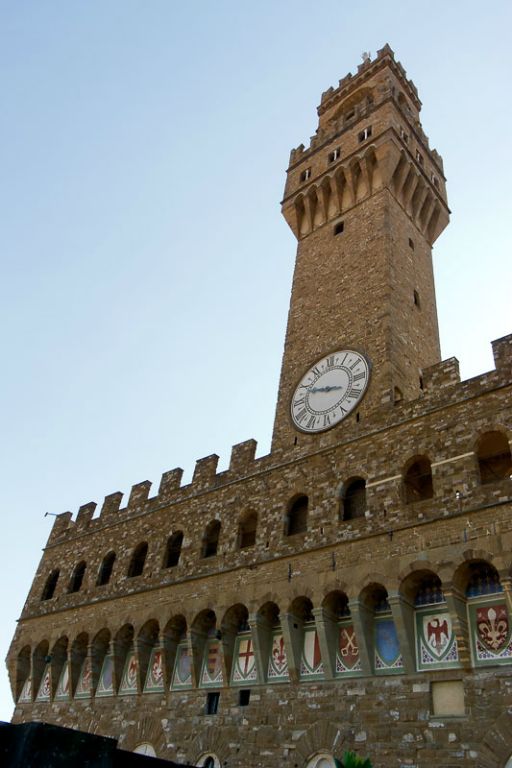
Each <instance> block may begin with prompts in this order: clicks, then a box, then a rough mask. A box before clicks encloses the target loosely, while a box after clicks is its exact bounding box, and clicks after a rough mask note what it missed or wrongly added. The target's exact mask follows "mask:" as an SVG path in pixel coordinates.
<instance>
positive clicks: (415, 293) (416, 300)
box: [413, 290, 421, 309]
mask: <svg viewBox="0 0 512 768" xmlns="http://www.w3.org/2000/svg"><path fill="white" fill-rule="evenodd" d="M413 298H414V306H415V307H418V309H419V308H420V306H421V305H420V295H419V293H418V291H416V290H415V291H413Z"/></svg>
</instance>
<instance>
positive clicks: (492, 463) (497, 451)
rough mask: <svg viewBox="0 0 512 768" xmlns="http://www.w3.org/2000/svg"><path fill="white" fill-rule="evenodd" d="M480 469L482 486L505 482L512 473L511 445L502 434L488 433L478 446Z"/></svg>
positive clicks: (483, 436)
mask: <svg viewBox="0 0 512 768" xmlns="http://www.w3.org/2000/svg"><path fill="white" fill-rule="evenodd" d="M477 458H478V468H479V470H480V482H481V483H482V485H485V484H487V483H495V482H496V481H498V480H504V479H505V478H506V477H508V476H509V475H510V474H511V473H512V458H511V455H510V445H509V442H508V440H507V437H506V435H504V434H503V433H502V432H487V434H485V435H482V437H481V438H480V440H479V441H478V446H477Z"/></svg>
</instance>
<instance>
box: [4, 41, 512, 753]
mask: <svg viewBox="0 0 512 768" xmlns="http://www.w3.org/2000/svg"><path fill="white" fill-rule="evenodd" d="M420 108H421V103H420V101H419V98H418V94H417V91H416V88H415V86H414V84H413V83H412V82H411V81H410V80H408V79H407V76H406V73H405V71H404V69H403V67H402V66H401V65H400V64H399V63H398V62H397V61H396V60H395V58H394V54H393V52H392V51H391V49H390V48H389V46H385V47H384V48H383V49H382V50H380V51H379V52H378V54H377V56H376V57H375V59H374V60H370V59H369V58H367V59H365V60H364V61H363V63H362V64H361V65H360V66H359V68H358V71H357V74H356V75H354V76H352V75H348V76H347V77H345V78H344V79H342V80H341V81H340V83H339V85H338V86H337V87H336V88H330V89H329V90H328V91H326V92H325V93H324V94H323V95H322V99H321V104H320V107H319V108H318V115H319V125H318V130H317V132H316V134H315V136H314V137H313V138H312V139H311V143H310V146H309V147H308V148H305V147H304V146H302V145H301V146H300V147H299V148H298V149H295V150H293V151H292V153H291V157H290V165H289V169H288V176H287V182H286V188H285V194H284V200H283V214H284V216H285V218H286V220H287V222H288V223H289V225H290V227H291V228H292V230H293V232H294V233H295V235H296V237H297V239H298V251H297V261H296V268H295V274H294V280H293V288H292V297H291V303H290V313H289V319H288V328H287V335H286V341H285V351H284V356H283V366H282V373H281V380H280V385H279V392H278V400H277V410H276V419H275V429H274V436H273V442H272V449H271V452H270V454H268V455H267V456H263V457H262V458H255V450H256V444H255V442H254V441H252V440H249V441H247V442H244V443H240V444H239V445H236V446H234V447H233V450H232V455H231V461H230V465H229V468H228V469H227V470H226V471H223V472H217V461H218V457H217V456H216V455H212V456H207V457H206V458H203V459H200V460H199V461H198V462H197V464H196V468H195V472H194V476H193V479H192V482H191V483H190V484H188V485H182V484H181V476H182V471H181V469H174V470H171V471H169V472H166V473H165V474H164V475H163V477H162V479H161V483H160V486H159V488H158V491H157V493H156V494H153V495H151V493H150V489H151V483H149V482H144V483H139V484H138V485H135V486H133V488H132V491H131V493H130V496H129V498H128V500H127V502H126V503H125V504H123V499H122V494H120V493H114V494H111V495H110V496H107V497H106V499H105V501H104V503H103V506H102V508H101V511H100V513H99V515H95V508H96V505H95V504H92V503H91V504H86V505H84V506H82V507H81V508H80V510H79V511H78V514H77V515H76V518H75V519H72V516H71V514H69V513H66V514H63V515H59V516H58V517H57V518H56V521H55V524H54V527H53V530H52V532H51V534H50V537H49V540H48V543H47V545H46V548H45V550H44V554H43V557H42V560H41V563H40V566H39V568H38V571H37V573H36V575H35V578H34V582H33V585H32V588H31V590H30V593H29V596H28V598H27V601H26V604H25V606H24V608H23V613H22V616H21V619H20V622H19V625H18V628H17V630H16V634H15V636H14V639H13V641H12V645H11V648H10V650H9V654H8V658H7V664H8V669H9V675H10V680H11V686H12V692H13V697H14V700H15V710H14V717H13V721H14V722H23V721H29V720H43V721H46V722H51V723H57V724H61V725H67V726H72V727H78V728H81V729H84V730H89V731H91V732H94V733H98V734H102V735H105V736H113V737H115V738H118V739H119V740H120V741H119V744H120V747H122V748H123V749H131V750H139V751H142V752H145V753H147V754H156V755H157V756H158V757H163V758H165V757H167V758H168V759H174V760H176V761H177V762H183V763H192V764H194V765H202V766H207V768H211V767H212V766H214V767H216V768H220V766H226V767H227V768H231V767H233V768H236V767H237V766H254V768H256V767H258V768H259V767H261V768H267V767H268V768H270V766H276V765H281V766H286V767H289V768H303V767H305V766H308V767H311V768H330V767H331V766H334V765H335V762H334V760H335V758H338V759H339V758H340V756H341V755H342V753H343V752H344V750H346V749H352V750H355V751H356V752H359V753H361V754H363V755H369V756H370V757H371V759H372V761H373V764H374V766H379V767H382V768H392V767H393V768H397V767H398V766H409V767H410V768H413V767H414V766H417V767H418V768H419V767H420V766H421V768H424V767H426V766H431V765H441V766H445V768H447V767H448V766H472V767H476V766H480V767H481V768H484V767H485V768H491V766H493V767H494V768H504V767H505V766H508V765H509V764H512V762H511V763H509V762H508V761H510V758H511V755H512V728H511V724H512V715H511V714H510V712H512V618H511V617H512V580H511V574H512V571H511V566H512V558H511V555H510V551H511V549H512V516H511V511H512V477H511V476H512V462H511V452H510V445H511V440H512V407H511V406H512V400H511V385H512V336H507V337H505V338H502V339H499V340H497V341H495V342H493V352H494V359H495V369H494V370H492V371H491V372H488V373H485V374H483V375H481V376H478V377H476V378H473V379H471V380H469V381H460V377H459V371H458V364H457V360H456V359H454V358H452V359H450V360H446V361H441V360H440V350H439V338H438V330H437V316H436V303H435V292H434V283H433V274H432V256H431V247H432V243H433V242H434V240H435V239H436V238H437V237H438V235H439V234H440V233H441V231H442V230H443V228H444V227H445V226H446V224H447V223H448V216H449V211H448V207H447V200H446V189H445V179H444V175H443V164H442V160H441V157H440V156H439V155H438V153H437V152H436V151H435V150H431V149H430V148H429V144H428V139H427V137H426V136H425V134H424V132H423V130H422V127H421V123H420V117H419V116H420Z"/></svg>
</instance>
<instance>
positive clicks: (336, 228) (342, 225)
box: [334, 221, 345, 235]
mask: <svg viewBox="0 0 512 768" xmlns="http://www.w3.org/2000/svg"><path fill="white" fill-rule="evenodd" d="M344 229H345V222H343V221H338V223H337V224H335V225H334V234H335V235H341V233H342V232H343V230H344Z"/></svg>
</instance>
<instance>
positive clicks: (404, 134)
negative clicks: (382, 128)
mask: <svg viewBox="0 0 512 768" xmlns="http://www.w3.org/2000/svg"><path fill="white" fill-rule="evenodd" d="M400 136H401V138H402V140H403V141H404V142H405V144H407V143H408V142H409V136H408V134H407V133H406V132H405V130H404V129H403V128H402V127H401V128H400Z"/></svg>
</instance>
